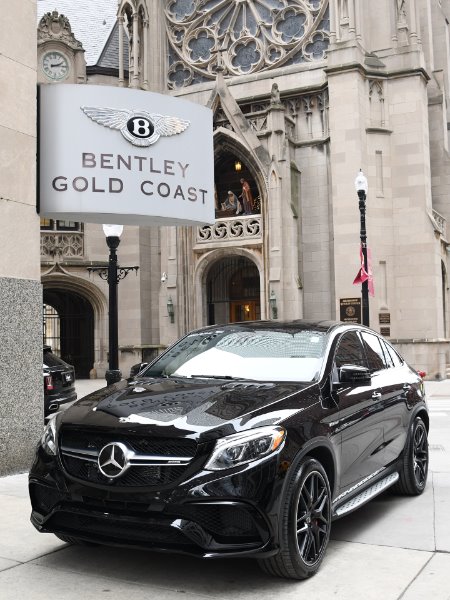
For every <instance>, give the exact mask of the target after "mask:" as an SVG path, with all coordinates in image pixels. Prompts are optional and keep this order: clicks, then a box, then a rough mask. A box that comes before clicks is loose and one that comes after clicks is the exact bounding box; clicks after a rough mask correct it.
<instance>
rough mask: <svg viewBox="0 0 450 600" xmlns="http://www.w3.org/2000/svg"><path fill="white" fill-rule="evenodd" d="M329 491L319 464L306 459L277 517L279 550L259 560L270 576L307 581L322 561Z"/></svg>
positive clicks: (294, 475) (327, 531) (327, 528)
mask: <svg viewBox="0 0 450 600" xmlns="http://www.w3.org/2000/svg"><path fill="white" fill-rule="evenodd" d="M330 527H331V492H330V484H329V483H328V477H327V474H326V473H325V470H324V469H323V467H322V465H321V464H320V463H319V462H318V461H317V460H315V459H313V458H310V457H305V458H303V459H302V461H301V462H300V463H299V465H298V466H297V468H296V469H295V471H293V473H292V474H291V476H290V480H289V482H288V483H287V486H286V488H285V493H284V496H283V499H282V509H281V514H280V536H279V537H280V551H279V553H278V554H277V555H275V556H273V557H270V558H266V559H261V560H259V561H258V562H259V564H260V565H261V567H262V569H263V570H264V571H266V572H267V573H269V574H270V575H275V576H277V577H284V578H288V579H307V578H308V577H311V576H312V575H314V574H315V573H316V572H317V570H318V569H319V566H320V564H321V562H322V560H323V557H324V555H325V551H326V548H327V545H328V540H329V539H330Z"/></svg>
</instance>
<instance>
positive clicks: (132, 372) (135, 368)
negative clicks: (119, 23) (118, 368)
mask: <svg viewBox="0 0 450 600" xmlns="http://www.w3.org/2000/svg"><path fill="white" fill-rule="evenodd" d="M147 365H148V363H146V362H143V363H138V364H137V365H133V366H132V367H131V369H130V377H136V375H138V373H140V372H141V371H142V369H145V367H146V366H147Z"/></svg>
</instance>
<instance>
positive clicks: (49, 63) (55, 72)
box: [42, 50, 69, 81]
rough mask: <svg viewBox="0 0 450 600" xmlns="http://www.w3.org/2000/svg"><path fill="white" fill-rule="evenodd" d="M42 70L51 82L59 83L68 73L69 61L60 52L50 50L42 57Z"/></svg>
mask: <svg viewBox="0 0 450 600" xmlns="http://www.w3.org/2000/svg"><path fill="white" fill-rule="evenodd" d="M42 70H43V71H44V73H45V74H46V75H47V77H48V78H49V79H51V80H52V81H60V80H61V79H65V78H66V77H67V75H68V73H69V61H68V60H67V58H66V57H65V56H64V54H61V52H57V51H56V50H52V51H51V52H46V53H45V54H44V56H43V57H42Z"/></svg>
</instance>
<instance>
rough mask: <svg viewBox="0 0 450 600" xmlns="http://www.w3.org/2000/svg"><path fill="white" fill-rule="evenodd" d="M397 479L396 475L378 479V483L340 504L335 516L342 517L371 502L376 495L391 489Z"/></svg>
mask: <svg viewBox="0 0 450 600" xmlns="http://www.w3.org/2000/svg"><path fill="white" fill-rule="evenodd" d="M398 478H399V474H398V473H391V474H390V475H388V476H387V477H385V478H384V479H380V481H377V482H376V483H374V484H373V485H371V486H370V487H368V488H366V489H365V490H364V491H363V492H361V493H360V494H358V495H357V496H354V497H353V498H352V499H351V500H349V501H348V502H346V503H345V504H342V505H341V506H340V507H339V508H338V509H337V510H336V512H335V514H336V516H338V517H342V516H343V515H345V514H347V513H348V512H351V511H352V510H355V509H356V508H359V507H360V506H361V505H362V504H365V503H366V502H369V500H372V498H375V496H378V494H381V492H384V490H387V488H388V487H391V485H393V484H394V483H395V482H396V481H397V480H398Z"/></svg>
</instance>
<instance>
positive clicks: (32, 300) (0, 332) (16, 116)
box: [0, 0, 43, 475]
mask: <svg viewBox="0 0 450 600" xmlns="http://www.w3.org/2000/svg"><path fill="white" fill-rule="evenodd" d="M35 30H36V2H35V1H32V0H29V1H27V2H15V3H12V4H11V5H10V6H9V7H8V10H7V11H5V12H4V14H3V17H2V21H1V24H0V87H1V90H2V92H1V94H0V223H1V227H0V242H1V253H0V475H3V474H6V473H10V472H14V471H17V470H19V469H23V470H25V469H27V468H28V467H29V466H30V463H31V459H32V454H33V452H34V448H35V446H36V442H37V440H38V439H39V436H40V435H41V433H42V425H43V382H42V312H41V307H42V292H41V283H40V266H39V218H38V215H37V214H36V184H35V182H36V42H35Z"/></svg>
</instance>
